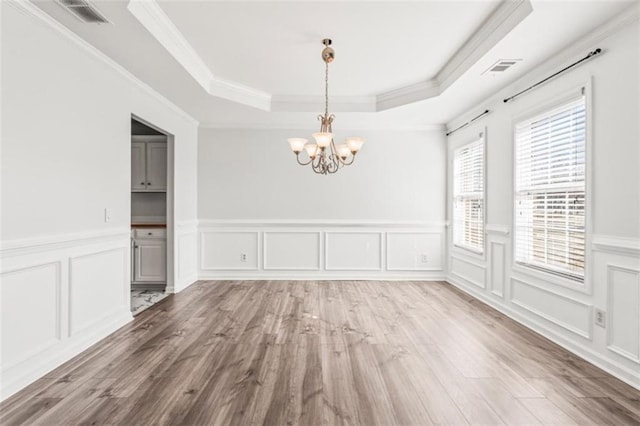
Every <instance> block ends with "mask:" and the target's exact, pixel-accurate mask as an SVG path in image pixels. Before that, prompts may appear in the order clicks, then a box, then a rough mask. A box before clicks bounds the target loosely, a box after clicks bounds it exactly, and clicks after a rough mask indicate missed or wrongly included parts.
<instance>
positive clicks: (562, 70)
mask: <svg viewBox="0 0 640 426" xmlns="http://www.w3.org/2000/svg"><path fill="white" fill-rule="evenodd" d="M600 53H602V49H600V48H597V49H596V50H593V51H591V52H589V54H588V55H587V56H585V57H584V58H582V59H580V60H579V61H576V62H574V63H572V64H571V65H569V66H567V67H564V68H563V69H561V70H560V71H558V72H556V73H555V74H551V75H550V76H549V77H547V78H545V79H544V80H540V81H539V82H537V83H536V84H534V85H532V86H529V87H527V88H526V89H524V90H523V91H521V92H518V93H516V94H515V95H513V96H511V97H509V98H506V99H504V100H503V102H504V103H505V104H506V103H507V102H509V101H512V100H514V99H515V98H517V97H518V96H520V95H522V94H524V93H526V92H528V91H529V90H531V89H535V88H536V87H538V86H540V85H541V84H543V83H545V82H547V81H548V80H551V79H552V78H554V77H556V76H558V75H560V74H562V73H563V72H565V71H568V70H570V69H571V68H573V67H575V66H576V65H579V64H581V63H582V62H584V61H586V60H587V59H591V58H593V57H594V56H596V55H598V54H600Z"/></svg>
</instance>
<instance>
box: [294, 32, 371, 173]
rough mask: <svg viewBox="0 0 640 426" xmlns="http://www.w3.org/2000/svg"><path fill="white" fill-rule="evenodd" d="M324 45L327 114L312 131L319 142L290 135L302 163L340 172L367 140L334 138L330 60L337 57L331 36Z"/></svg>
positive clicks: (321, 171) (315, 168) (313, 167)
mask: <svg viewBox="0 0 640 426" xmlns="http://www.w3.org/2000/svg"><path fill="white" fill-rule="evenodd" d="M322 44H323V45H324V46H325V47H324V49H323V50H322V60H323V61H324V64H325V72H324V115H318V120H320V123H321V124H320V131H319V132H318V133H314V134H313V138H314V139H315V141H316V143H313V144H307V142H308V140H307V139H304V138H290V139H288V141H289V145H290V146H291V150H293V153H294V154H296V160H297V161H298V164H300V165H302V166H306V165H309V164H310V165H311V168H312V169H313V171H314V172H315V173H318V174H321V175H327V174H332V173H335V172H337V171H338V170H339V169H341V168H342V167H344V166H349V165H351V164H353V160H355V158H356V154H357V153H358V151H359V150H360V148H362V144H364V141H365V140H364V138H361V137H356V136H352V137H348V138H347V139H346V140H345V141H344V143H341V144H336V143H335V142H334V141H333V133H332V132H333V129H332V128H331V125H332V124H333V119H334V118H335V116H334V115H333V114H331V115H329V64H330V63H331V62H333V60H334V59H335V56H336V55H335V51H334V50H333V48H331V47H329V46H330V45H331V40H330V39H328V38H325V39H324V40H322ZM303 148H304V150H305V151H306V152H307V155H308V157H309V159H308V160H307V161H306V162H304V161H300V153H301V152H302V149H303Z"/></svg>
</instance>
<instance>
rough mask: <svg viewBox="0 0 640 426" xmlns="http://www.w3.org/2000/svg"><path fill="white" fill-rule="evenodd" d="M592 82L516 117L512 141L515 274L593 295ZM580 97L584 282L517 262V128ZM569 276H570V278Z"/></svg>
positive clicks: (569, 88) (568, 88)
mask: <svg viewBox="0 0 640 426" xmlns="http://www.w3.org/2000/svg"><path fill="white" fill-rule="evenodd" d="M591 81H592V78H589V79H588V80H587V81H586V82H584V83H582V84H570V85H566V86H565V89H564V90H562V91H560V90H557V91H556V92H555V93H554V95H553V97H551V98H546V100H545V101H544V102H542V103H537V104H536V105H534V106H532V107H530V108H527V109H525V110H523V111H521V112H519V113H518V114H517V115H515V116H513V117H512V120H511V137H512V143H513V152H512V160H511V164H512V167H511V185H512V187H511V190H512V192H511V197H512V199H511V221H512V224H513V227H512V228H513V229H514V232H512V233H511V238H510V241H511V270H512V271H513V272H516V273H521V274H523V275H529V276H531V277H535V278H537V279H540V280H544V281H547V282H550V283H553V284H555V285H558V286H562V287H566V288H570V289H572V290H576V291H579V292H581V293H585V294H592V291H593V287H592V281H593V279H592V274H591V267H592V256H591V251H590V250H589V247H590V246H591V230H592V223H593V209H592V206H593V202H592V200H591V199H592V197H593V189H592V183H591V182H592V180H593V178H592V177H593V162H592V159H591V157H592V155H591V154H592V153H593V122H594V119H593V103H592V99H593V91H592V84H591ZM578 96H583V97H584V100H585V109H586V112H585V113H586V115H585V120H586V123H585V206H584V209H585V239H584V241H585V247H584V248H585V256H584V264H585V267H584V271H583V277H582V280H577V279H575V280H574V279H571V278H569V277H567V276H565V275H563V273H562V271H558V272H555V271H553V270H552V269H551V268H545V267H544V266H540V267H539V268H536V267H535V265H528V264H523V263H518V262H517V261H516V253H515V252H516V249H517V244H516V232H515V228H516V225H515V224H516V220H517V218H516V216H517V213H516V207H515V204H516V199H517V197H516V179H517V176H516V166H517V158H516V156H517V150H516V146H515V145H516V135H515V132H516V125H517V124H518V123H519V122H522V121H525V120H528V119H531V118H532V117H535V116H537V115H540V114H543V113H545V112H548V111H551V110H553V109H555V108H557V107H560V106H562V105H563V104H565V103H567V102H570V101H571V100H574V99H576V98H578ZM567 275H568V274H567Z"/></svg>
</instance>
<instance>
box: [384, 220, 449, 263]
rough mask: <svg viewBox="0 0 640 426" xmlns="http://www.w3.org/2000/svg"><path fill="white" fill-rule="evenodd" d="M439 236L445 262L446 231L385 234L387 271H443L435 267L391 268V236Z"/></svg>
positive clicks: (441, 259) (441, 256)
mask: <svg viewBox="0 0 640 426" xmlns="http://www.w3.org/2000/svg"><path fill="white" fill-rule="evenodd" d="M404 234H408V235H437V236H438V237H440V238H439V239H440V244H439V245H440V247H439V248H440V261H441V262H443V261H444V260H443V259H444V257H445V256H446V253H445V250H444V247H443V240H444V231H443V230H439V231H435V230H434V231H390V232H385V240H384V241H385V244H384V256H385V262H384V263H385V266H386V267H385V270H386V271H442V270H443V268H441V267H440V268H434V267H424V268H393V267H390V266H389V235H404Z"/></svg>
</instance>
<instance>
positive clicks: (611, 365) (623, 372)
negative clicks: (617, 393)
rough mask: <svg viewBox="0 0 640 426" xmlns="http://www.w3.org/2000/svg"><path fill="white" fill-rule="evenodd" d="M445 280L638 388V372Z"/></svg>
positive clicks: (475, 290) (471, 289) (453, 280)
mask: <svg viewBox="0 0 640 426" xmlns="http://www.w3.org/2000/svg"><path fill="white" fill-rule="evenodd" d="M446 281H447V282H448V283H449V284H451V285H453V286H454V287H456V288H458V289H460V290H462V291H463V292H465V293H467V294H469V295H470V296H472V297H474V298H476V299H478V300H480V301H481V302H483V303H485V304H487V305H489V306H490V307H492V308H493V309H495V310H497V311H499V312H501V313H503V314H504V315H506V316H507V317H509V318H511V319H512V320H514V321H516V322H518V323H520V324H522V325H524V326H525V327H527V328H529V329H530V330H532V331H534V332H536V333H538V334H540V335H541V336H543V337H545V338H547V339H549V340H551V341H552V342H554V343H556V344H557V345H559V346H562V347H563V348H564V349H566V350H568V351H569V352H571V353H573V354H574V355H577V356H579V357H580V358H582V359H584V360H586V361H588V362H590V363H592V364H593V365H595V366H596V367H598V368H601V369H602V370H604V371H606V372H607V373H609V374H611V375H612V376H614V377H616V378H618V379H620V380H622V381H623V382H625V383H627V384H628V385H629V386H632V387H634V388H636V389H638V390H640V372H636V371H633V370H631V369H629V368H627V367H625V366H623V365H620V364H618V363H617V362H615V361H612V360H611V359H609V358H607V357H605V356H603V355H602V354H600V353H598V352H595V351H594V350H593V349H591V348H588V347H586V346H584V345H581V344H579V343H576V342H574V341H572V340H570V339H567V338H566V337H564V336H562V335H561V334H559V333H557V332H555V331H554V330H552V329H550V328H548V327H545V326H544V325H542V324H540V323H539V322H537V321H535V320H532V319H531V318H528V317H527V316H526V315H523V314H521V313H519V312H517V311H515V310H513V309H511V308H510V307H508V306H506V305H503V304H502V303H499V302H498V301H497V300H493V299H491V298H490V297H487V295H485V294H482V293H481V292H480V291H479V289H478V288H474V287H473V285H472V284H466V285H465V284H463V283H461V282H460V281H459V280H458V281H457V280H456V278H454V277H452V276H448V277H447V278H446Z"/></svg>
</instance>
